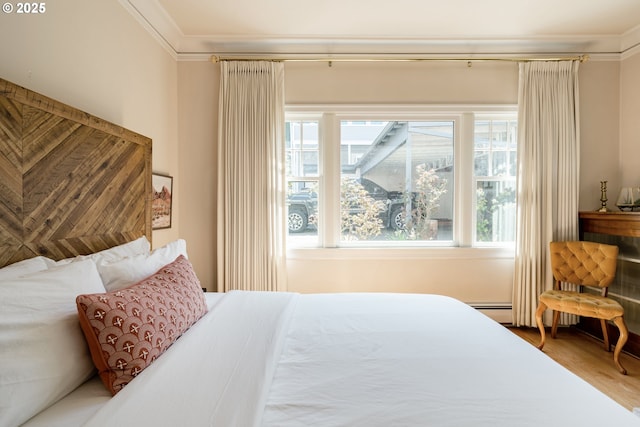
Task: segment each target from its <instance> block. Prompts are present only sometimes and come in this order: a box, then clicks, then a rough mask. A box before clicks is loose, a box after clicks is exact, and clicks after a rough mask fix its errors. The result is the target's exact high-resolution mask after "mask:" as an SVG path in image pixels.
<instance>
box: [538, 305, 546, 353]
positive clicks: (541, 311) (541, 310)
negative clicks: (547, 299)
mask: <svg viewBox="0 0 640 427" xmlns="http://www.w3.org/2000/svg"><path fill="white" fill-rule="evenodd" d="M546 309H547V306H546V305H545V304H544V303H540V304H539V305H538V308H537V309H536V323H537V324H538V329H540V344H538V348H539V349H540V350H542V347H544V338H545V337H544V323H542V315H543V314H544V312H545V310H546Z"/></svg>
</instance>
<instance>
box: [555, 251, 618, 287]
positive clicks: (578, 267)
mask: <svg viewBox="0 0 640 427" xmlns="http://www.w3.org/2000/svg"><path fill="white" fill-rule="evenodd" d="M550 249H551V269H552V272H553V278H554V279H555V280H556V281H559V282H567V283H573V284H576V285H584V286H597V287H600V288H606V287H607V286H609V285H610V284H611V282H613V279H614V278H615V276H616V265H617V257H618V247H617V246H614V245H605V244H602V243H595V242H583V241H569V242H551V244H550Z"/></svg>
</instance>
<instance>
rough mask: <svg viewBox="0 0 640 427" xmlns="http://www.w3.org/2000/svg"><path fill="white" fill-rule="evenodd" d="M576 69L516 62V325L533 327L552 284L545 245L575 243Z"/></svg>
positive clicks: (565, 319) (569, 319)
mask: <svg viewBox="0 0 640 427" xmlns="http://www.w3.org/2000/svg"><path fill="white" fill-rule="evenodd" d="M578 66H579V62H578V61H558V62H526V63H521V64H520V84H519V94H518V111H519V112H518V128H519V129H518V195H517V197H518V217H517V218H518V220H517V231H516V259H515V273H514V289H513V322H514V324H515V325H516V326H536V321H535V311H536V306H537V302H538V295H539V294H540V293H541V292H542V291H543V290H546V289H550V288H551V287H552V286H553V276H552V274H551V270H550V265H549V242H550V241H552V240H577V239H578V194H579V176H580V170H579V168H580V135H579V114H578ZM561 322H562V323H564V324H567V323H575V316H567V315H564V316H562V317H561Z"/></svg>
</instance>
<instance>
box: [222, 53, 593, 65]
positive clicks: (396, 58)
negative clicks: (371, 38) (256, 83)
mask: <svg viewBox="0 0 640 427" xmlns="http://www.w3.org/2000/svg"><path fill="white" fill-rule="evenodd" d="M588 60H589V55H574V56H542V55H540V56H506V55H505V56H473V55H472V56H453V55H452V56H419V55H414V56H411V55H369V56H367V55H346V54H344V55H336V56H313V55H305V54H298V55H289V56H287V55H272V56H267V57H261V56H258V55H255V56H253V55H233V54H230V55H228V56H224V55H212V56H211V61H212V62H221V61H272V62H328V63H329V64H331V63H332V62H427V61H442V62H446V61H465V62H468V63H470V62H473V61H504V62H533V61H580V62H586V61H588Z"/></svg>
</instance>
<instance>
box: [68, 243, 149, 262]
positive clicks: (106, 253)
mask: <svg viewBox="0 0 640 427" xmlns="http://www.w3.org/2000/svg"><path fill="white" fill-rule="evenodd" d="M150 251H151V243H149V240H148V239H147V237H146V236H142V237H139V238H137V239H136V240H132V241H130V242H127V243H123V244H122V245H118V246H114V247H112V248H109V249H105V250H103V251H100V252H95V253H92V254H89V255H79V256H77V257H73V258H65V259H63V260H60V261H58V262H56V265H65V264H69V263H70V262H74V261H82V260H85V259H92V260H94V261H96V262H115V261H119V260H121V259H122V258H126V257H130V256H135V255H139V254H145V255H149V252H150Z"/></svg>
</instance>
